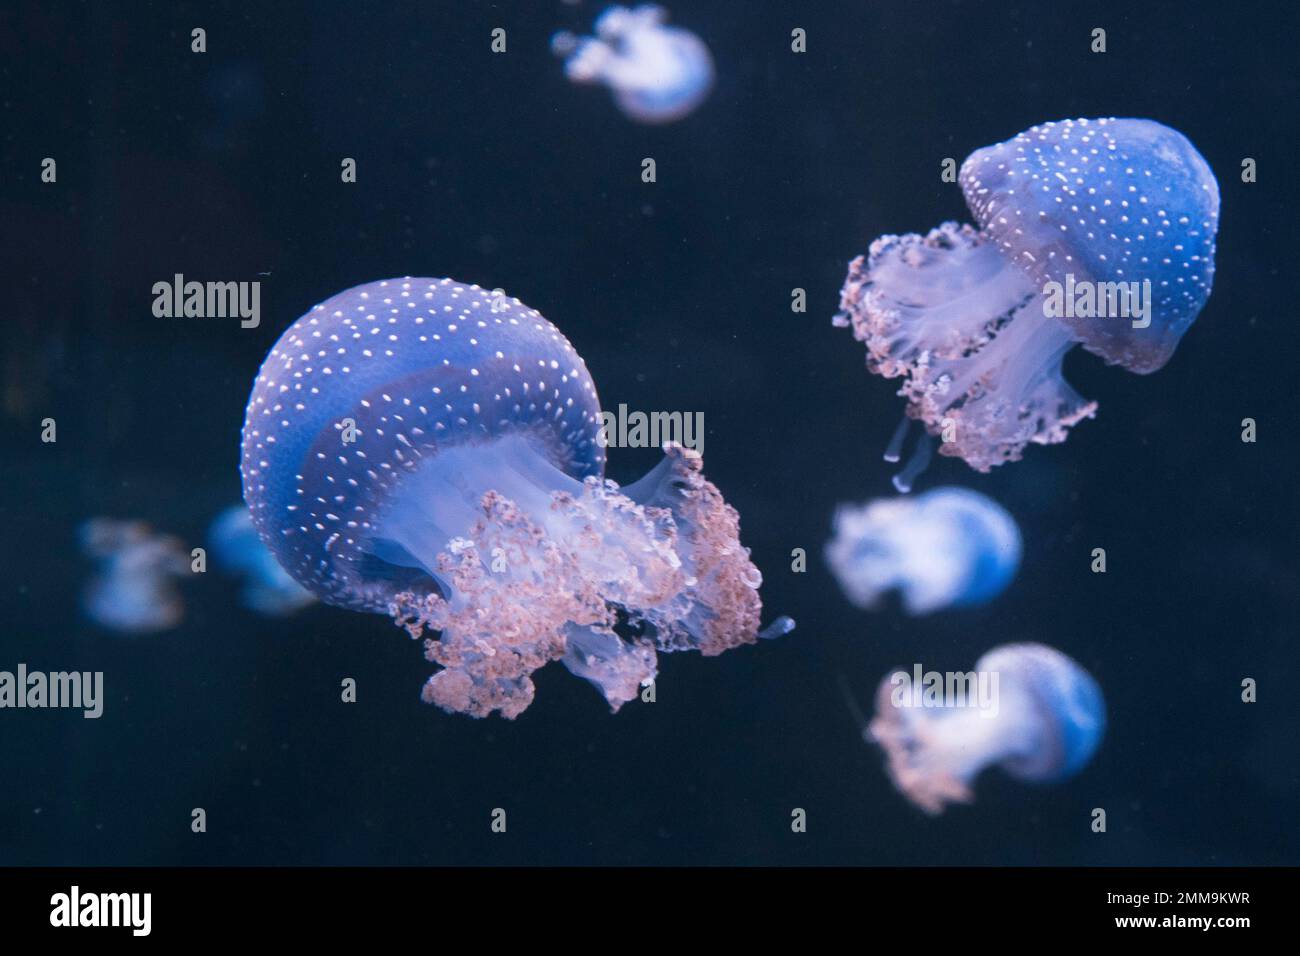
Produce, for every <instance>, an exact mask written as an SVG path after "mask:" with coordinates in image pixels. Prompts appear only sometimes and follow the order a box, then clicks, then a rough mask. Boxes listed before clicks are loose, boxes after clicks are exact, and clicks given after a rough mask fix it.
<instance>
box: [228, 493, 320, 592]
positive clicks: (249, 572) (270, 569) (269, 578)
mask: <svg viewBox="0 0 1300 956" xmlns="http://www.w3.org/2000/svg"><path fill="white" fill-rule="evenodd" d="M208 542H209V544H210V545H211V548H212V552H213V556H214V557H215V558H216V559H217V564H218V565H219V566H220V567H221V568H222V569H223V570H225V571H227V572H229V573H230V574H231V575H232V576H234V577H238V578H241V579H242V580H243V587H242V589H241V591H240V600H241V601H242V602H243V604H244V606H245V607H247V608H248V609H249V610H252V611H256V612H257V613H259V614H266V615H269V616H271V617H283V616H285V615H289V614H293V613H294V612H295V611H300V610H302V609H303V608H305V607H307V606H309V605H311V604H314V603H315V601H316V598H315V596H314V595H313V594H312V593H311V592H310V591H308V590H307V589H306V588H304V587H303V586H302V585H301V584H299V583H298V582H297V581H295V580H294V579H293V578H292V577H291V576H290V575H289V572H287V571H285V569H284V568H282V567H281V566H280V562H279V561H277V560H276V559H275V555H273V554H272V553H271V552H270V550H269V549H268V548H267V546H266V545H264V544H263V543H262V538H261V536H260V535H259V534H258V533H257V529H256V528H254V527H253V518H252V516H251V515H250V514H249V513H248V508H247V507H246V506H245V505H244V504H243V502H240V503H239V504H237V505H231V506H230V507H229V508H226V509H224V510H223V511H222V512H221V513H220V514H219V515H217V517H216V518H214V519H213V521H212V525H211V527H210V528H209V529H208Z"/></svg>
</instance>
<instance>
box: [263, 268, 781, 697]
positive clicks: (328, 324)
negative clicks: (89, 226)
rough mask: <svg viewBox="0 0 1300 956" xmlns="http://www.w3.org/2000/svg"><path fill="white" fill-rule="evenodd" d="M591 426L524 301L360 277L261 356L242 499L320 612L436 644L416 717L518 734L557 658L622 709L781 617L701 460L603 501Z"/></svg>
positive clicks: (595, 426)
mask: <svg viewBox="0 0 1300 956" xmlns="http://www.w3.org/2000/svg"><path fill="white" fill-rule="evenodd" d="M600 426H601V417H600V405H599V402H598V400H597V398H596V388H595V385H594V384H593V382H592V381H591V376H590V375H589V374H588V372H587V368H586V365H585V364H584V363H583V361H582V358H581V357H580V356H579V355H578V353H577V352H575V351H574V349H573V346H571V345H570V344H569V342H568V340H567V339H565V338H564V336H563V335H561V334H560V331H559V330H558V329H556V328H555V326H553V325H552V324H551V323H550V322H548V321H547V320H546V319H545V318H543V317H542V315H541V314H540V313H538V312H536V311H534V310H533V309H530V308H528V307H527V306H525V305H523V304H522V303H521V302H520V301H519V300H518V299H508V298H506V297H505V296H504V295H502V294H492V293H489V292H487V291H485V290H483V289H480V288H479V287H478V286H467V285H461V284H460V283H457V282H453V281H452V280H451V279H427V278H426V279H415V278H406V279H394V280H390V281H381V282H372V283H369V284H367V285H363V286H358V287H356V288H353V289H349V290H348V291H346V292H342V293H339V294H338V295H336V296H334V297H333V298H331V299H328V300H326V301H325V302H323V303H321V304H320V305H317V306H316V307H315V308H313V309H312V310H311V311H309V312H308V313H307V314H306V315H304V316H302V317H301V318H300V319H299V320H298V321H297V322H296V323H294V324H293V325H292V326H290V327H289V329H288V330H286V331H285V333H284V334H283V335H282V336H281V337H280V340H279V341H278V342H277V343H276V345H275V346H274V347H273V348H272V349H271V352H270V354H269V355H268V356H267V358H266V361H265V362H264V363H263V365H262V368H261V370H260V372H259V374H258V377H257V381H256V382H255V383H254V385H253V390H252V394H251V396H250V398H249V403H248V409H247V413H246V418H245V422H244V432H243V460H242V465H241V471H242V473H243V479H244V497H245V500H246V501H247V502H248V505H249V508H250V510H251V512H252V516H253V523H254V524H255V525H256V526H257V528H258V530H259V532H260V534H261V536H262V540H263V541H264V542H265V543H266V544H267V545H268V546H269V547H270V549H271V551H272V552H273V553H274V554H275V555H276V557H277V559H278V560H279V561H280V563H281V564H282V565H283V566H284V567H285V569H286V570H288V571H289V572H290V573H291V574H292V575H293V576H294V577H295V578H296V579H297V580H298V581H299V583H301V584H302V585H303V586H304V587H306V588H308V589H309V590H311V591H312V592H313V593H314V594H316V595H317V596H318V597H319V598H321V600H323V601H325V602H327V603H330V604H335V605H338V606H341V607H347V608H352V609H354V610H358V611H370V612H376V613H385V614H389V615H391V616H392V617H393V618H394V619H395V620H396V621H397V623H398V624H401V625H402V626H404V627H406V628H407V630H408V631H409V632H410V634H411V636H412V637H416V638H418V637H421V636H423V635H424V632H425V631H426V630H437V631H441V636H440V637H438V638H427V639H426V640H425V655H426V657H427V658H428V659H429V660H430V661H433V662H435V663H437V664H439V665H441V669H440V670H438V671H437V672H436V673H435V674H434V675H433V676H432V677H430V678H429V680H428V682H427V683H426V684H425V687H424V694H423V696H424V699H425V700H426V701H428V702H430V703H434V704H437V705H438V706H439V707H441V708H442V709H443V710H447V711H455V712H460V713H466V714H470V715H472V716H475V717H482V716H486V715H487V714H490V713H492V712H494V711H497V712H500V713H501V714H502V715H503V716H505V717H508V718H513V717H515V716H517V715H518V714H520V713H521V712H522V711H523V710H524V709H525V708H527V707H528V705H529V704H530V703H531V702H532V699H533V692H534V688H533V682H532V680H531V678H530V675H531V673H532V672H533V671H534V670H536V669H537V668H539V667H542V666H543V665H545V664H546V663H547V662H548V661H553V660H560V661H563V663H564V665H565V666H566V667H567V668H568V669H569V670H570V671H571V672H573V673H574V674H576V675H578V676H580V677H583V678H585V679H586V680H588V681H590V682H591V683H593V684H595V685H596V687H597V688H598V689H599V690H600V691H601V692H602V693H603V694H604V696H605V699H606V700H607V701H608V702H609V704H610V707H611V708H612V709H613V710H618V708H619V707H620V706H621V705H622V704H623V703H625V702H626V701H628V700H631V699H632V698H633V697H635V696H637V694H638V691H639V689H640V687H642V686H643V685H646V684H648V683H649V682H650V681H652V680H653V679H654V676H655V673H656V666H657V657H656V650H660V651H679V650H691V649H693V650H698V651H700V652H701V653H703V654H705V655H714V654H720V653H722V652H723V651H726V650H728V649H730V648H732V647H736V646H739V645H741V644H747V643H752V642H753V641H755V640H757V639H758V638H761V637H771V636H776V635H777V634H781V633H785V632H787V631H788V630H789V629H790V628H791V627H793V623H792V622H790V621H789V620H788V619H785V618H782V619H779V620H778V621H777V622H775V623H774V624H773V625H772V626H771V627H769V628H768V629H766V630H764V631H762V632H760V630H759V615H760V613H761V610H762V602H761V601H760V600H759V596H758V588H759V585H760V584H761V583H762V575H760V574H759V572H758V569H757V568H756V567H755V566H754V564H753V562H751V561H750V560H749V551H748V549H746V548H744V547H743V546H742V545H741V543H740V539H739V531H740V525H739V516H738V515H737V514H736V512H735V510H734V509H733V508H731V507H730V506H729V505H728V504H727V503H726V502H725V501H724V500H723V498H722V495H721V494H720V493H719V492H718V489H717V488H715V487H714V486H713V485H712V484H711V483H710V482H708V481H707V480H706V479H705V478H704V475H703V474H702V472H701V468H702V462H701V459H700V456H699V455H698V454H696V453H695V452H692V451H690V450H687V449H685V448H682V447H680V446H677V445H671V444H670V445H666V446H665V448H664V451H665V457H664V459H663V461H662V462H660V464H659V465H658V466H657V467H655V468H654V469H652V470H651V471H650V472H649V474H647V475H646V476H645V477H643V478H642V479H640V480H639V481H637V482H635V483H634V484H631V485H628V486H627V487H625V488H622V489H620V488H619V487H618V486H617V485H615V484H614V483H613V482H610V481H605V480H603V477H602V476H603V474H604V468H605V456H604V451H603V447H602V442H601V441H600V440H599V439H600V434H601V432H600ZM620 629H621V630H622V631H623V633H622V634H620V633H619V630H620ZM624 635H626V636H624Z"/></svg>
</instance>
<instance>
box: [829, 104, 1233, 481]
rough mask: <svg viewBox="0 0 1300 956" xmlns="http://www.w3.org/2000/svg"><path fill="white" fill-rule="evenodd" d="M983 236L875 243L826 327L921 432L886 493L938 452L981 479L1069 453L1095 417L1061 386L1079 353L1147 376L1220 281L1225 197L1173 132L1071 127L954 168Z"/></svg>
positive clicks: (1149, 124) (1055, 126)
mask: <svg viewBox="0 0 1300 956" xmlns="http://www.w3.org/2000/svg"><path fill="white" fill-rule="evenodd" d="M960 181H961V186H962V192H963V194H964V196H965V198H966V204H967V205H968V206H969V207H970V210H971V213H972V215H973V216H974V217H975V220H976V222H977V223H978V225H979V228H978V229H976V228H974V227H972V226H969V225H958V224H956V223H953V222H945V223H943V224H942V225H941V226H939V227H938V228H936V229H933V230H931V231H930V232H929V233H928V234H927V235H925V236H920V235H916V234H910V235H906V236H894V235H886V236H881V237H880V238H878V239H876V240H875V241H874V242H873V243H872V244H871V248H870V250H869V252H868V254H867V256H866V258H865V259H864V258H863V257H862V256H858V257H857V258H856V259H854V260H853V262H852V263H850V265H849V272H848V277H847V279H846V280H845V282H844V287H843V289H842V290H841V297H840V307H841V310H842V311H841V312H840V313H839V314H838V315H837V316H836V317H835V323H836V324H837V325H841V326H849V325H851V326H852V328H853V334H854V336H855V337H856V338H857V339H859V340H860V341H862V342H865V343H866V346H867V366H868V367H869V368H870V369H871V371H872V372H874V373H876V374H877V375H881V376H884V377H885V378H896V377H902V378H903V379H904V381H903V385H902V388H901V389H900V390H899V395H901V396H903V397H904V398H906V399H907V403H908V404H907V412H906V416H905V417H904V418H903V421H902V422H901V423H900V425H899V427H898V430H897V431H896V432H895V434H894V439H893V441H892V442H891V443H890V446H889V449H888V451H887V452H886V455H885V457H886V460H889V461H897V460H899V457H900V452H901V450H902V446H903V443H904V441H905V440H906V435H907V431H908V425H909V420H910V419H914V420H920V421H921V422H922V423H923V425H924V428H925V431H926V432H927V433H928V435H926V434H923V435H922V437H921V439H920V443H919V444H918V445H917V448H916V452H915V454H914V457H913V460H912V461H911V462H909V463H908V465H907V466H906V467H904V469H903V471H902V472H901V473H900V475H899V478H898V479H897V481H896V484H898V485H899V486H900V490H904V489H905V488H906V487H909V486H910V484H911V482H912V480H913V479H914V478H915V477H916V475H917V474H919V473H920V471H921V470H923V469H924V467H925V464H926V462H927V461H928V459H929V454H930V445H931V438H930V436H942V439H943V440H942V442H941V444H940V446H939V452H940V454H943V455H950V456H955V457H958V458H961V459H963V460H964V461H965V462H966V463H967V464H968V465H970V466H971V467H972V468H974V469H975V470H977V471H981V472H987V471H989V470H990V469H991V468H992V467H993V466H995V465H1000V464H1002V463H1004V462H1008V461H1017V460H1019V459H1020V457H1021V454H1022V451H1023V449H1024V448H1025V446H1026V445H1027V444H1028V443H1030V442H1033V443H1035V444H1040V445H1047V444H1052V443H1055V442H1061V441H1064V440H1065V439H1066V436H1067V433H1068V431H1069V429H1070V428H1071V427H1072V426H1073V425H1074V424H1075V423H1077V422H1079V421H1080V420H1082V419H1084V418H1091V417H1093V415H1094V414H1095V413H1096V410H1097V404H1096V402H1091V401H1086V400H1084V399H1083V398H1082V397H1080V396H1079V394H1078V393H1077V392H1075V391H1074V389H1073V388H1071V387H1070V385H1069V384H1068V383H1067V382H1066V381H1065V379H1064V378H1063V377H1062V373H1061V362H1062V359H1063V358H1064V356H1065V353H1066V352H1068V351H1069V350H1070V349H1071V348H1073V347H1074V346H1075V345H1076V344H1078V345H1082V346H1083V347H1084V348H1085V349H1087V350H1088V351H1090V352H1093V353H1094V354H1096V355H1099V356H1100V357H1101V358H1103V359H1104V360H1105V361H1106V363H1107V364H1112V365H1116V364H1117V365H1121V366H1123V367H1124V368H1126V369H1128V370H1129V371H1131V372H1137V373H1141V374H1147V373H1150V372H1154V371H1157V370H1158V369H1160V368H1161V367H1162V366H1163V365H1164V364H1165V363H1166V362H1167V361H1169V357H1170V356H1171V355H1172V354H1173V351H1174V348H1175V347H1176V346H1177V344H1178V341H1179V339H1181V338H1182V336H1183V333H1185V332H1186V331H1187V329H1188V327H1189V326H1190V325H1191V324H1192V322H1193V321H1194V320H1195V319H1196V316H1197V314H1198V313H1199V312H1200V311H1201V308H1202V307H1203V306H1204V305H1205V302H1206V299H1207V298H1208V297H1209V295H1210V288H1211V285H1212V284H1213V280H1214V237H1215V233H1216V232H1217V230H1218V220H1219V187H1218V183H1217V182H1216V181H1215V178H1214V173H1213V172H1212V171H1211V170H1210V167H1209V165H1208V164H1207V163H1206V162H1205V160H1204V159H1203V158H1202V157H1201V154H1200V153H1198V152H1197V151H1196V148H1195V147H1194V146H1193V145H1192V144H1191V143H1190V142H1188V140H1187V139H1186V138H1185V137H1184V136H1183V135H1182V134H1181V133H1179V132H1177V131H1176V130H1173V129H1170V128H1169V127H1167V126H1162V125H1161V124H1160V123H1156V122H1154V121H1152V120H1145V119H1095V120H1086V119H1080V120H1065V121H1063V122H1057V123H1043V124H1041V125H1039V126H1034V127H1032V128H1030V129H1028V130H1026V131H1025V132H1023V133H1021V134H1020V135H1019V136H1016V137H1014V138H1013V139H1010V140H1007V141H1006V142H1005V143H999V144H997V145H995V146H988V147H985V148H984V149H979V150H976V151H975V152H974V153H972V154H971V155H970V156H968V157H967V158H966V161H965V162H964V163H963V164H962V167H961V173H960Z"/></svg>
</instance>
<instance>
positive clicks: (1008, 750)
mask: <svg viewBox="0 0 1300 956" xmlns="http://www.w3.org/2000/svg"><path fill="white" fill-rule="evenodd" d="M953 676H955V677H959V678H961V681H960V683H959V682H957V681H953V682H952V683H953V684H954V685H958V686H960V687H962V688H971V687H978V688H979V690H978V691H971V692H969V693H962V692H958V693H956V694H950V693H948V692H947V691H946V690H945V693H943V694H934V695H931V694H930V693H928V692H925V691H922V690H918V689H917V688H916V686H915V681H914V679H913V678H912V675H909V674H908V673H907V672H906V671H895V672H894V673H892V674H890V675H889V676H888V677H886V678H885V679H884V680H883V681H882V682H881V684H880V689H879V690H878V692H877V694H876V716H875V719H874V720H873V721H872V722H871V725H870V726H869V727H868V728H867V732H866V737H867V739H868V740H873V741H875V742H876V743H878V744H879V745H880V746H881V747H882V748H883V749H884V751H885V755H886V757H887V758H888V764H887V765H888V769H889V776H890V778H891V779H892V780H893V783H894V786H895V787H897V788H898V790H899V792H900V793H902V794H903V796H905V797H907V799H909V800H910V801H912V803H914V804H916V805H917V806H918V807H920V808H921V809H922V810H924V811H925V812H926V813H930V814H937V813H942V812H943V810H944V808H945V807H946V806H947V805H948V804H950V803H969V802H970V801H971V800H972V799H974V797H973V794H972V792H971V785H972V784H973V782H974V780H975V778H976V777H977V776H978V775H979V773H980V771H982V770H983V769H984V768H985V767H988V766H991V765H996V766H999V767H1001V768H1002V769H1003V770H1005V771H1006V772H1007V773H1009V774H1011V776H1013V777H1015V778H1017V779H1018V780H1025V781H1031V782H1035V783H1051V782H1055V781H1060V780H1064V779H1066V778H1068V777H1071V776H1073V775H1074V774H1076V773H1078V772H1079V771H1080V770H1081V769H1083V767H1084V766H1085V765H1086V764H1087V763H1088V761H1089V760H1090V759H1091V758H1092V755H1093V753H1094V752H1095V751H1096V749H1097V746H1098V745H1099V744H1100V743H1101V738H1102V734H1103V733H1104V732H1105V728H1106V707H1105V702H1104V701H1103V699H1102V695H1101V689H1100V688H1099V687H1098V686H1097V682H1096V681H1094V680H1093V679H1092V675H1090V674H1089V673H1088V672H1087V671H1085V670H1084V669H1083V668H1082V667H1080V666H1079V664H1078V663H1077V662H1076V661H1074V660H1072V659H1071V658H1069V657H1067V656H1066V655H1064V654H1062V653H1061V652H1060V651H1058V650H1056V649H1055V648H1051V647H1048V646H1046V645H1044V644H1004V645H1002V646H1001V647H995V648H993V649H992V650H991V651H989V652H988V653H986V654H985V655H984V656H983V657H981V658H980V659H979V660H978V661H976V662H975V670H974V672H973V673H968V674H957V675H953ZM943 679H944V680H945V687H946V682H947V675H944V677H943ZM981 682H982V683H981Z"/></svg>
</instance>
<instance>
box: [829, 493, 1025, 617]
mask: <svg viewBox="0 0 1300 956" xmlns="http://www.w3.org/2000/svg"><path fill="white" fill-rule="evenodd" d="M1020 552H1021V544H1020V529H1019V528H1017V527H1016V522H1015V519H1014V518H1012V517H1011V515H1010V514H1008V513H1007V511H1006V510H1005V509H1004V508H1003V507H1002V506H1001V505H999V504H998V503H997V502H996V501H993V500H992V499H990V498H987V497H985V496H984V495H982V494H980V493H979V492H976V491H971V490H970V489H968V488H935V489H934V490H932V491H928V492H926V493H925V494H922V495H917V496H916V497H915V498H881V499H877V500H875V501H871V502H868V503H867V504H865V505H861V506H855V505H841V506H840V507H839V508H838V509H837V510H836V512H835V519H834V534H833V536H832V538H831V540H830V542H829V543H828V544H827V545H826V563H827V564H828V565H830V568H831V571H832V572H833V573H834V575H835V578H836V580H837V581H839V583H840V588H841V589H842V590H843V591H844V595H845V597H847V598H848V599H849V600H850V601H851V602H853V603H854V604H855V605H857V606H858V607H860V608H866V609H872V608H875V607H877V606H878V605H879V603H880V600H881V598H882V597H883V596H884V594H885V593H886V592H888V591H894V590H897V591H898V592H899V593H900V594H901V595H902V599H903V607H904V609H905V610H906V611H907V613H908V614H914V615H915V614H929V613H931V612H933V611H938V610H940V609H942V608H945V607H953V606H955V607H961V606H969V605H975V604H983V603H985V602H986V601H991V600H993V598H995V597H997V596H998V595H999V594H1001V593H1002V591H1003V590H1004V589H1005V588H1006V586H1007V585H1008V584H1010V583H1011V579H1012V578H1014V577H1015V575H1016V570H1017V569H1018V568H1019V567H1020Z"/></svg>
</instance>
